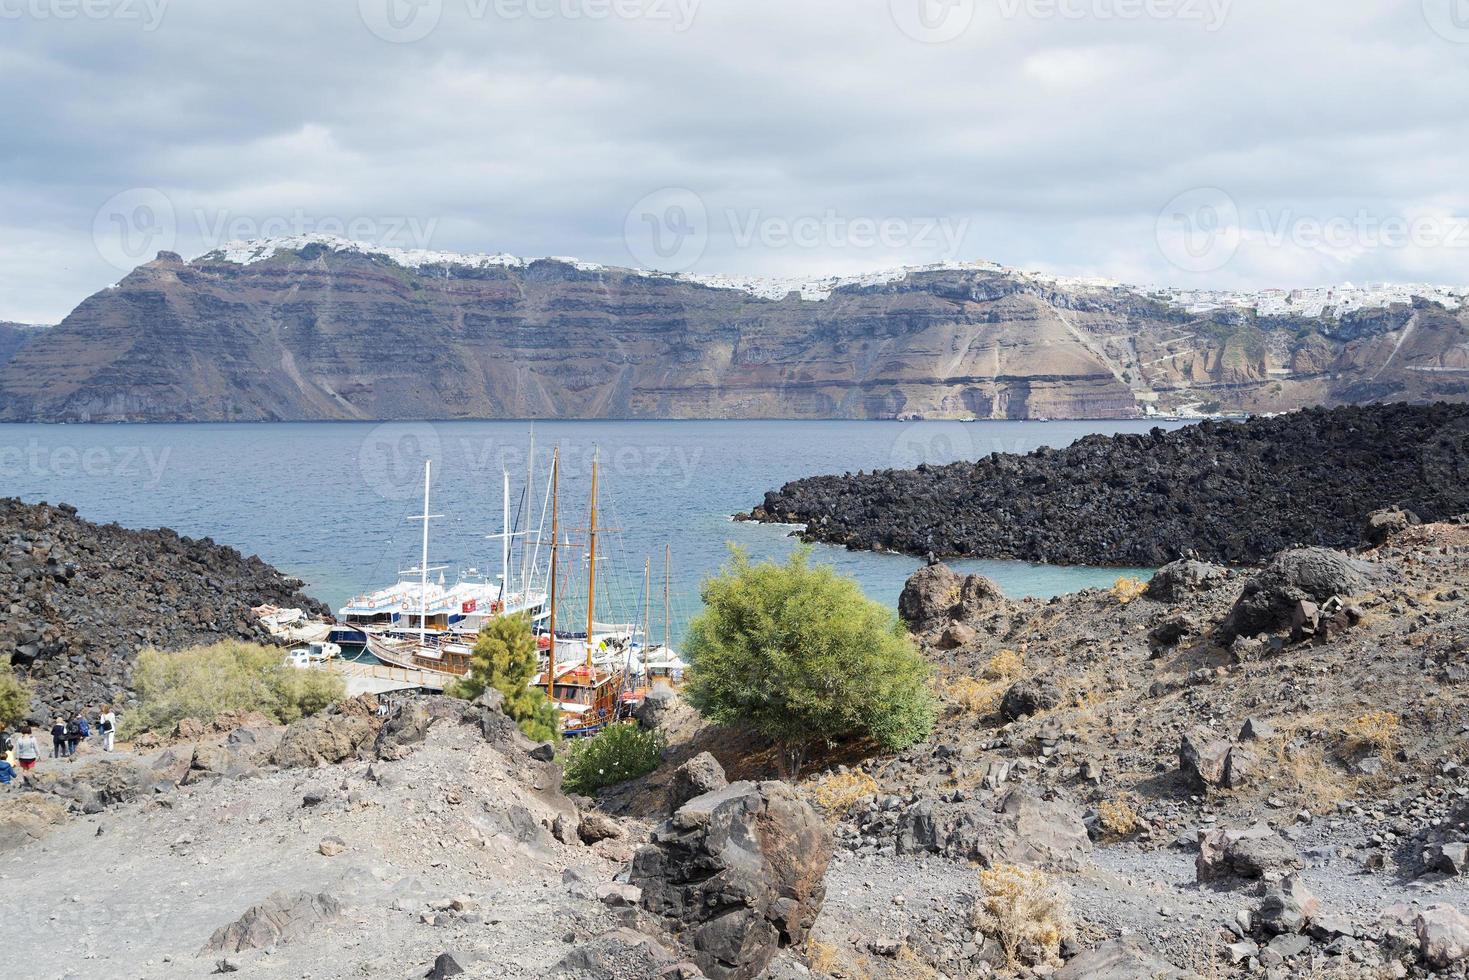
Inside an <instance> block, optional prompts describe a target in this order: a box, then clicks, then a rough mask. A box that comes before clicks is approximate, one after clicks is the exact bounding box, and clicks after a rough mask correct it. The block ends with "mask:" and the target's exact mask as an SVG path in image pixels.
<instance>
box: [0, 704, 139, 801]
mask: <svg viewBox="0 0 1469 980" xmlns="http://www.w3.org/2000/svg"><path fill="white" fill-rule="evenodd" d="M87 714H88V713H87V712H86V711H78V712H77V714H76V717H75V718H73V719H72V720H71V721H67V720H66V719H64V718H63V717H62V716H61V715H57V716H56V718H55V720H54V721H53V722H52V724H51V758H53V759H68V758H71V757H72V756H74V755H76V753H77V748H78V747H79V746H80V745H81V744H82V743H83V742H85V741H86V740H87V739H89V738H91V737H92V735H93V734H94V733H95V734H96V735H98V736H99V737H100V738H101V745H102V751H104V752H111V751H112V750H113V741H114V738H115V737H116V732H117V716H116V715H115V714H114V713H113V711H112V706H111V705H106V704H104V705H103V706H102V709H101V710H100V711H98V712H97V721H96V724H95V725H94V724H93V723H92V721H91V719H89V718H88V717H87ZM41 751H42V750H41V744H40V741H39V740H38V739H37V738H36V732H35V728H34V727H32V726H31V725H21V726H20V730H19V731H17V732H16V733H14V734H11V732H9V731H8V730H0V783H8V782H10V780H11V779H12V778H14V775H15V769H16V768H17V767H18V768H20V769H21V770H23V771H29V770H31V769H34V768H36V763H37V762H39V761H40V759H41Z"/></svg>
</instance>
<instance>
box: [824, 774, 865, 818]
mask: <svg viewBox="0 0 1469 980" xmlns="http://www.w3.org/2000/svg"><path fill="white" fill-rule="evenodd" d="M876 793H877V780H875V779H873V778H872V777H871V776H869V775H868V774H867V773H865V772H862V771H861V770H859V769H854V770H852V771H851V772H831V773H827V774H826V775H825V776H822V777H821V778H820V779H818V780H816V785H815V786H813V787H811V797H812V799H814V800H815V801H816V804H817V805H818V806H820V807H821V809H823V810H825V811H826V812H827V813H829V814H831V815H832V816H838V817H841V816H846V814H847V811H849V810H851V809H852V807H854V806H856V805H857V804H858V803H860V802H861V801H862V800H864V799H866V798H867V797H869V796H874V795H876Z"/></svg>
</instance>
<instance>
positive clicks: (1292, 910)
mask: <svg viewBox="0 0 1469 980" xmlns="http://www.w3.org/2000/svg"><path fill="white" fill-rule="evenodd" d="M1320 912H1321V902H1320V901H1319V900H1318V899H1317V898H1316V896H1315V895H1312V894H1311V892H1310V891H1309V890H1308V889H1307V888H1306V886H1305V884H1304V883H1303V882H1302V881H1301V877H1300V875H1295V874H1292V875H1286V876H1285V877H1284V878H1282V879H1281V880H1280V881H1278V882H1276V883H1275V884H1273V885H1271V886H1270V887H1269V888H1267V889H1266V890H1265V897H1264V898H1262V899H1261V900H1260V906H1259V908H1257V909H1256V910H1255V919H1256V921H1258V922H1259V923H1260V924H1261V925H1262V926H1264V927H1265V928H1266V929H1267V930H1269V931H1270V932H1273V933H1277V934H1293V933H1298V932H1301V931H1302V930H1304V929H1305V928H1306V926H1308V925H1309V924H1310V923H1311V920H1312V919H1313V918H1315V917H1316V916H1317V915H1318V914H1319V913H1320Z"/></svg>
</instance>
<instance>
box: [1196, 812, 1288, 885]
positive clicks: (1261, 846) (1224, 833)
mask: <svg viewBox="0 0 1469 980" xmlns="http://www.w3.org/2000/svg"><path fill="white" fill-rule="evenodd" d="M1302 866H1303V862H1302V861H1301V856H1300V855H1299V854H1297V853H1296V849H1295V847H1293V846H1292V845H1291V843H1290V842H1289V841H1287V840H1286V839H1285V838H1284V837H1281V836H1280V835H1279V834H1277V833H1276V832H1275V831H1274V830H1272V829H1270V827H1268V826H1267V825H1265V824H1263V823H1259V824H1255V825H1254V826H1253V827H1250V828H1249V829H1247V830H1228V829H1224V828H1220V829H1218V830H1209V831H1205V832H1204V833H1203V834H1202V835H1201V836H1200V838H1199V856H1198V857H1197V858H1196V859H1195V860H1194V871H1195V876H1196V878H1197V879H1198V880H1199V881H1209V880H1212V879H1217V878H1223V877H1228V876H1230V875H1236V876H1238V877H1240V878H1264V877H1266V876H1268V875H1277V874H1284V873H1286V872H1288V871H1293V870H1296V869H1298V868H1300V867H1302Z"/></svg>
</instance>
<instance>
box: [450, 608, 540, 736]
mask: <svg viewBox="0 0 1469 980" xmlns="http://www.w3.org/2000/svg"><path fill="white" fill-rule="evenodd" d="M540 662H541V654H540V650H539V649H537V647H536V638H535V635H534V634H533V633H532V632H531V628H530V618H529V617H527V616H497V617H496V618H494V619H492V620H490V621H489V622H488V623H486V624H485V627H484V629H482V630H480V634H479V638H478V639H477V640H475V643H474V660H473V662H472V664H471V666H470V669H469V673H468V675H466V676H465V677H462V678H460V679H459V680H457V681H455V682H454V683H453V684H451V685H449V688H448V690H446V691H445V692H444V693H446V694H449V695H451V696H453V697H458V698H463V699H465V700H466V701H473V700H474V699H475V698H477V697H479V696H480V695H481V694H483V693H484V692H485V690H486V689H487V688H494V689H495V690H497V691H499V692H500V693H501V694H503V695H504V696H505V704H504V710H505V714H506V715H508V716H509V717H510V718H511V719H513V720H514V721H515V723H516V724H517V725H519V726H520V730H521V731H522V732H524V733H525V736H526V738H529V739H531V740H533V741H536V742H554V741H555V740H556V739H558V738H559V737H560V736H561V722H560V712H559V711H557V710H556V706H555V705H553V704H552V703H551V699H550V698H548V697H547V696H546V692H545V691H544V690H542V689H541V688H539V687H531V683H530V682H531V681H532V680H534V679H535V676H536V673H537V672H538V671H539V670H540Z"/></svg>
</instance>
